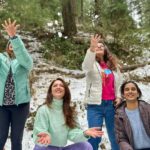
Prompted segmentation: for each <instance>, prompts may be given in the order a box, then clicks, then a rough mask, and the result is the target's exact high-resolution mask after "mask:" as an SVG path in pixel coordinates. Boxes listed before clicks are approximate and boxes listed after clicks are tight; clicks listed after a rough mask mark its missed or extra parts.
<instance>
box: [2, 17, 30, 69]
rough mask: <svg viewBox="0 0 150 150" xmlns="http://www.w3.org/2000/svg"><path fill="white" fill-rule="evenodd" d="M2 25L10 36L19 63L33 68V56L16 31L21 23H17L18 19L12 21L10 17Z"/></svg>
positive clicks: (27, 67)
mask: <svg viewBox="0 0 150 150" xmlns="http://www.w3.org/2000/svg"><path fill="white" fill-rule="evenodd" d="M2 26H3V28H4V29H5V31H6V32H7V34H8V36H9V37H10V42H11V45H12V47H13V51H14V54H15V56H16V59H17V60H18V63H19V64H20V65H22V66H23V67H25V68H26V69H27V70H31V69H32V66H33V62H32V58H31V56H30V55H29V53H28V51H27V49H26V48H25V46H24V43H23V42H22V40H21V39H20V38H19V37H18V36H16V31H17V29H18V27H19V26H20V25H19V24H16V21H13V22H12V21H11V20H10V19H8V20H5V21H4V24H2Z"/></svg>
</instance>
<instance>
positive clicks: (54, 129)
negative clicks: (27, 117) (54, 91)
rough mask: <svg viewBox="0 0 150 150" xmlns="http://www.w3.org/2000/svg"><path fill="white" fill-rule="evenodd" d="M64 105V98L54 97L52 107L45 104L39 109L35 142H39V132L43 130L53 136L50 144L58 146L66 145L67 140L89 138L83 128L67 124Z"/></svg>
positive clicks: (35, 123) (84, 139)
mask: <svg viewBox="0 0 150 150" xmlns="http://www.w3.org/2000/svg"><path fill="white" fill-rule="evenodd" d="M62 105H63V100H55V99H54V100H53V103H52V106H51V108H49V107H48V106H47V105H43V106H41V107H40V108H39V109H38V111H37V114H36V118H35V122H34V129H33V138H34V141H35V143H37V142H36V141H37V134H39V133H41V132H44V133H47V134H49V135H50V137H51V144H50V145H53V146H58V147H63V146H65V145H66V144H67V140H71V141H73V142H81V141H86V140H87V138H86V137H85V136H84V134H83V130H81V129H80V128H78V127H76V128H73V129H70V128H69V127H68V126H66V124H65V119H64V115H63V110H62Z"/></svg>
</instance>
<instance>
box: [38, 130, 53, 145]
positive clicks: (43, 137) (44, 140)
mask: <svg viewBox="0 0 150 150" xmlns="http://www.w3.org/2000/svg"><path fill="white" fill-rule="evenodd" d="M37 136H38V137H39V138H38V140H37V142H38V143H40V144H44V145H48V144H50V143H51V138H50V136H49V135H48V134H47V133H43V132H41V133H39V134H38V135H37Z"/></svg>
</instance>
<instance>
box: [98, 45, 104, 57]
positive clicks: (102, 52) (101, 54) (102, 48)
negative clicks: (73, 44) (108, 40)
mask: <svg viewBox="0 0 150 150" xmlns="http://www.w3.org/2000/svg"><path fill="white" fill-rule="evenodd" d="M104 51H105V47H104V45H103V43H98V44H97V48H96V57H98V58H102V57H103V56H104Z"/></svg>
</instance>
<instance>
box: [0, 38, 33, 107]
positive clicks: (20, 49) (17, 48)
mask: <svg viewBox="0 0 150 150" xmlns="http://www.w3.org/2000/svg"><path fill="white" fill-rule="evenodd" d="M10 42H11V44H12V47H13V51H14V54H15V59H11V58H10V57H9V55H8V54H7V53H6V52H5V53H0V106H2V105H3V99H4V89H5V83H6V80H7V76H8V73H9V71H10V67H11V69H12V74H13V79H14V83H15V104H16V105H18V104H22V103H27V102H29V101H30V97H31V96H30V88H29V87H30V86H29V73H30V71H31V69H32V67H33V60H32V58H31V56H30V55H29V53H28V51H27V49H26V48H25V46H24V43H23V42H22V40H21V38H20V37H19V36H17V38H15V39H10Z"/></svg>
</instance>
